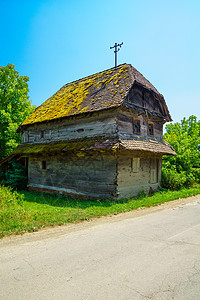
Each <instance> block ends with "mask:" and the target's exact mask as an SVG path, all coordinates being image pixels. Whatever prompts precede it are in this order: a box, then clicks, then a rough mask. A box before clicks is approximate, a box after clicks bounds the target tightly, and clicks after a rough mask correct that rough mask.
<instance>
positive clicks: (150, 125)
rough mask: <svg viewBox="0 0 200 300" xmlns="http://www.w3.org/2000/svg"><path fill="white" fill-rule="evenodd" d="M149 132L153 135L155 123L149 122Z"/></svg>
mask: <svg viewBox="0 0 200 300" xmlns="http://www.w3.org/2000/svg"><path fill="white" fill-rule="evenodd" d="M148 134H149V135H153V124H151V123H149V124H148Z"/></svg>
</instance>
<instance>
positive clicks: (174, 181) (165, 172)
mask: <svg viewBox="0 0 200 300" xmlns="http://www.w3.org/2000/svg"><path fill="white" fill-rule="evenodd" d="M186 181H187V177H186V174H185V172H184V171H182V172H181V173H178V172H177V171H176V170H172V169H164V168H163V169H162V180H161V185H162V187H165V188H167V189H170V190H179V189H181V188H182V187H184V185H185V184H186Z"/></svg>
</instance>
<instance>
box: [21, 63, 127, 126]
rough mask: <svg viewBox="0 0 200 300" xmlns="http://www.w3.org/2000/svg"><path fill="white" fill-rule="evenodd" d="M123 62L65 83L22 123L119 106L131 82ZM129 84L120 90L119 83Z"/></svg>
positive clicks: (122, 84) (26, 123)
mask: <svg viewBox="0 0 200 300" xmlns="http://www.w3.org/2000/svg"><path fill="white" fill-rule="evenodd" d="M127 66H128V65H126V64H125V65H121V66H119V67H118V68H117V69H115V68H112V69H109V70H106V71H103V72H100V73H97V74H94V75H91V76H88V77H86V78H83V79H80V80H77V81H74V82H72V83H68V84H66V85H64V86H63V87H62V88H61V89H60V90H59V91H58V92H57V93H55V94H54V95H53V96H51V97H50V98H49V99H48V100H46V101H45V102H44V103H43V104H42V105H41V106H39V107H38V108H36V110H35V111H34V112H33V113H32V114H31V115H30V116H29V117H28V118H27V119H26V120H25V121H24V122H23V123H22V126H23V125H28V124H32V123H36V122H44V121H49V120H53V119H57V118H63V117H67V116H71V115H76V114H81V113H85V112H88V111H95V110H99V109H104V108H108V107H112V106H115V105H116V104H119V103H121V101H122V99H123V98H124V97H125V95H126V93H127V92H128V90H129V88H130V85H131V83H129V82H128V77H127V76H126V73H127V72H128V67H127ZM119 81H120V82H121V86H124V85H125V86H126V88H125V89H124V90H123V89H122V88H121V89H120V90H118V87H119V85H117V83H118V82H119Z"/></svg>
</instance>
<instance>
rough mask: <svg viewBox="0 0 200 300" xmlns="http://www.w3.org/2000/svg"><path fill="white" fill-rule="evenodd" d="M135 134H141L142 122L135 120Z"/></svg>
mask: <svg viewBox="0 0 200 300" xmlns="http://www.w3.org/2000/svg"><path fill="white" fill-rule="evenodd" d="M133 133H137V134H139V133H140V120H133Z"/></svg>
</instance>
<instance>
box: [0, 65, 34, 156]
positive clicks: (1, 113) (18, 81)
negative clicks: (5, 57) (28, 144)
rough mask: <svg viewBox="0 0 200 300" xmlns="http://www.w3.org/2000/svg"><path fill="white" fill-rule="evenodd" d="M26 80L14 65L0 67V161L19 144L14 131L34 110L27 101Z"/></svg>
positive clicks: (18, 138) (17, 136)
mask: <svg viewBox="0 0 200 300" xmlns="http://www.w3.org/2000/svg"><path fill="white" fill-rule="evenodd" d="M28 80H29V78H28V77H27V76H20V75H19V72H18V71H16V70H15V66H14V65H12V64H8V65H7V66H6V67H1V66H0V159H2V158H3V157H5V156H7V155H9V154H10V153H11V152H12V151H13V150H14V149H15V148H16V146H17V145H18V144H19V143H20V134H19V133H17V132H16V130H17V128H18V126H19V125H20V124H21V123H22V122H23V121H24V120H25V119H26V118H27V117H28V116H29V114H30V113H31V112H32V111H33V110H34V107H33V106H31V102H30V100H28V91H29V90H28V83H27V82H28Z"/></svg>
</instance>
